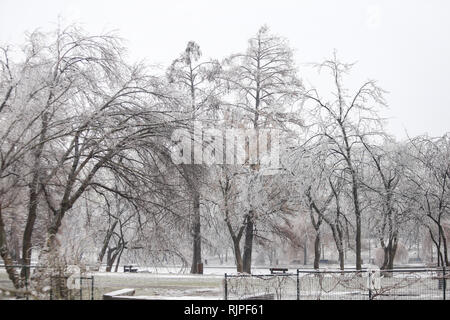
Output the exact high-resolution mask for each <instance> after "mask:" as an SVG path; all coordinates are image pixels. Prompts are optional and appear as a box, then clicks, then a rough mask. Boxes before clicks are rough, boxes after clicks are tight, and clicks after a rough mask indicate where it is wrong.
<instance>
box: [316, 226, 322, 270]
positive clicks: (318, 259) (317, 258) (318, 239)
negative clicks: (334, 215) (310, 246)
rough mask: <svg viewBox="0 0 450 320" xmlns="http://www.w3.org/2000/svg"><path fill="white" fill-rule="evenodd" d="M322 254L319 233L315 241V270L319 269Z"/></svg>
mask: <svg viewBox="0 0 450 320" xmlns="http://www.w3.org/2000/svg"><path fill="white" fill-rule="evenodd" d="M320 254H321V250H320V233H319V232H317V233H316V238H315V240H314V269H319V263H320Z"/></svg>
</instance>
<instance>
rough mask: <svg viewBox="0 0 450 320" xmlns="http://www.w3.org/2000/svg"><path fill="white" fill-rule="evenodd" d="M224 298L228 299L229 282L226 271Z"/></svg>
mask: <svg viewBox="0 0 450 320" xmlns="http://www.w3.org/2000/svg"><path fill="white" fill-rule="evenodd" d="M224 282H225V283H224V286H223V287H224V291H225V292H224V300H228V284H227V274H226V273H225V279H224Z"/></svg>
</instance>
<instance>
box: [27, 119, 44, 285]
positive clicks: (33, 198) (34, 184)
mask: <svg viewBox="0 0 450 320" xmlns="http://www.w3.org/2000/svg"><path fill="white" fill-rule="evenodd" d="M47 127H48V115H47V113H44V114H43V115H42V128H41V133H40V137H39V145H38V146H37V148H36V150H35V152H34V164H33V176H32V179H31V183H30V185H29V189H30V191H29V192H30V193H29V200H28V201H29V202H28V216H27V222H26V225H25V230H24V233H23V240H22V264H23V265H24V266H25V267H24V268H22V271H21V276H22V277H23V278H29V276H30V274H29V272H30V268H28V266H29V265H30V263H31V249H32V238H33V230H34V225H35V222H36V217H37V209H38V203H39V193H40V190H39V189H40V179H41V156H42V151H43V149H44V141H45V137H46V133H47Z"/></svg>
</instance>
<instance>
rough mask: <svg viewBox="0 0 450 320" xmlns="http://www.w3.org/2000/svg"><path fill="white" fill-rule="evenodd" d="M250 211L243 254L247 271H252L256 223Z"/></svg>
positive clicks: (244, 268) (244, 267) (244, 269)
mask: <svg viewBox="0 0 450 320" xmlns="http://www.w3.org/2000/svg"><path fill="white" fill-rule="evenodd" d="M252 215H253V214H252V213H251V212H250V213H249V215H248V216H247V221H246V224H245V242H244V255H243V258H242V260H243V271H244V272H246V273H252V270H251V269H252V250H253V232H254V224H253V217H252Z"/></svg>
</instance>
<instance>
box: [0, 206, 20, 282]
mask: <svg viewBox="0 0 450 320" xmlns="http://www.w3.org/2000/svg"><path fill="white" fill-rule="evenodd" d="M0 256H1V257H2V259H3V262H4V264H5V270H6V272H7V273H8V277H9V279H10V280H11V281H12V283H13V285H14V287H15V288H16V289H19V288H21V287H22V286H23V284H22V281H21V279H20V276H19V274H18V273H17V272H16V270H15V269H14V268H13V267H11V266H12V265H14V261H13V260H12V259H11V256H10V252H9V248H8V244H7V242H6V231H5V224H4V222H3V216H2V204H1V202H0Z"/></svg>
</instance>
